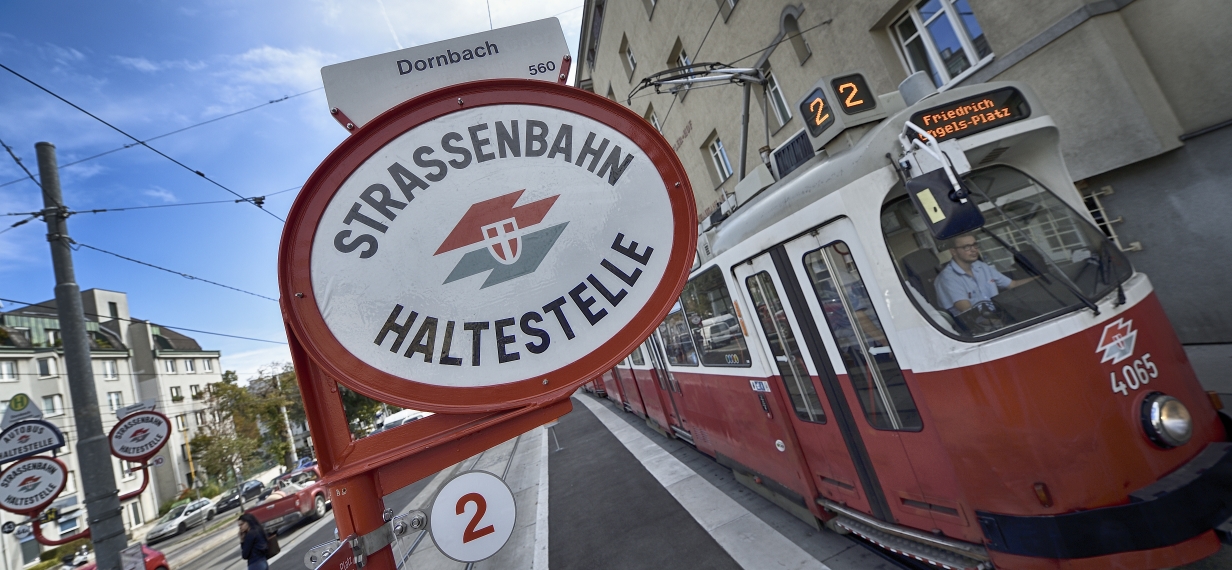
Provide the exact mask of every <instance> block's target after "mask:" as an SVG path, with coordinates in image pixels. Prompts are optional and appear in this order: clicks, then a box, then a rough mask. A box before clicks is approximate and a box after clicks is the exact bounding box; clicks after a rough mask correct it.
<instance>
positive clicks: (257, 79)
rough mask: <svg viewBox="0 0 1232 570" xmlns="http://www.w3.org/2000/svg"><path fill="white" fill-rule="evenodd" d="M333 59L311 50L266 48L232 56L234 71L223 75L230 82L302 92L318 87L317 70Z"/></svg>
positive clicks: (319, 73) (329, 55) (319, 74)
mask: <svg viewBox="0 0 1232 570" xmlns="http://www.w3.org/2000/svg"><path fill="white" fill-rule="evenodd" d="M336 59H337V58H336V57H335V56H333V55H332V54H327V53H323V52H321V51H318V50H316V49H313V48H301V49H300V50H298V51H291V50H286V49H282V48H277V47H272V46H268V45H266V46H261V47H258V48H253V49H250V50H248V51H246V52H244V53H242V54H240V55H238V56H234V57H233V58H232V61H231V65H232V66H233V67H234V68H235V69H234V70H233V71H228V72H226V74H227V75H229V76H230V80H231V81H236V80H238V81H240V82H244V83H249V84H257V85H276V86H282V87H291V88H295V89H300V90H306V89H312V88H313V87H318V86H320V85H321V67H323V66H325V65H328V64H330V63H333V62H334V61H335V60H336Z"/></svg>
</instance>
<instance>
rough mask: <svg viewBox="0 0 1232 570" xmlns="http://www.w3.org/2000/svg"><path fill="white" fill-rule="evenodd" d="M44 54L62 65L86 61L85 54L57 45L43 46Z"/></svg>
mask: <svg viewBox="0 0 1232 570" xmlns="http://www.w3.org/2000/svg"><path fill="white" fill-rule="evenodd" d="M41 49H42V52H43V54H44V55H45V56H47V57H49V58H51V59H52V60H54V61H55V62H56V63H59V64H61V65H65V64H69V63H76V62H79V61H85V59H86V56H85V54H83V53H81V52H79V51H77V50H76V49H74V48H66V47H60V46H58V45H56V44H51V43H49V44H47V45H45V46H43V47H42V48H41Z"/></svg>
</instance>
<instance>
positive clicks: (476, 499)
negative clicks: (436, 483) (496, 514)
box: [446, 493, 496, 544]
mask: <svg viewBox="0 0 1232 570" xmlns="http://www.w3.org/2000/svg"><path fill="white" fill-rule="evenodd" d="M467 503H475V516H473V517H471V524H468V525H466V530H465V531H463V532H462V543H463V544H465V543H467V542H470V541H472V540H475V539H477V538H482V537H484V536H487V535H489V534H492V533H494V532H496V529H495V528H492V525H488V526H485V527H483V528H481V529H479V530H475V527H476V526H478V525H479V521H481V520H483V514H484V513H486V512H488V501H487V500H486V499H484V498H483V495H480V494H479V493H467V494H465V495H462V498H460V499H458V514H462V513H465V512H466V504H467ZM446 504H448V503H446Z"/></svg>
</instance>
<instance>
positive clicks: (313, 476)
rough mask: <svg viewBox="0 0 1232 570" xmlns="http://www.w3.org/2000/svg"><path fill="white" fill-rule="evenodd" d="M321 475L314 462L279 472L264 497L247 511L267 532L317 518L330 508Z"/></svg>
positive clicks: (272, 532) (271, 532)
mask: <svg viewBox="0 0 1232 570" xmlns="http://www.w3.org/2000/svg"><path fill="white" fill-rule="evenodd" d="M320 479H321V472H320V471H318V470H317V467H316V466H313V467H309V468H307V469H301V470H299V471H292V472H291V473H287V474H286V475H282V476H280V477H278V478H277V479H274V480H273V481H271V482H270V486H269V489H267V490H266V496H265V498H264V499H263V500H262V501H261V502H260V503H258V504H257V505H256V506H254V507H251V508H249V509H248V511H247V512H249V513H252V514H253V516H255V517H257V521H258V522H260V523H261V526H264V527H265V531H266V532H268V533H270V534H276V533H278V532H279V531H280V530H282V529H284V528H287V527H289V526H291V525H293V524H296V523H298V522H300V521H302V520H304V519H310V520H315V519H319V518H321V517H323V516H325V511H326V510H327V509H328V508H329V491H328V489H326V487H325V486H324V485H322V484H321V482H320Z"/></svg>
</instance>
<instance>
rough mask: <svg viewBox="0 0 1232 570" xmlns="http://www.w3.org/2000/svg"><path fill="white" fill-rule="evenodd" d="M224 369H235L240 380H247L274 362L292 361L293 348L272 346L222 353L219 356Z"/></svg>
mask: <svg viewBox="0 0 1232 570" xmlns="http://www.w3.org/2000/svg"><path fill="white" fill-rule="evenodd" d="M219 360H220V363H221V364H222V369H223V370H234V371H235V372H236V374H238V375H239V377H240V380H246V379H248V378H251V377H253V376H256V373H257V372H258V371H259V370H261V369H262V368H268V367H269V365H270V363H273V362H291V349H290V348H288V347H287V346H285V345H279V346H270V347H269V348H259V349H257V350H249V351H246V352H237V353H235V354H227V353H226V352H224V353H222V355H221V356H220V357H219Z"/></svg>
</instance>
